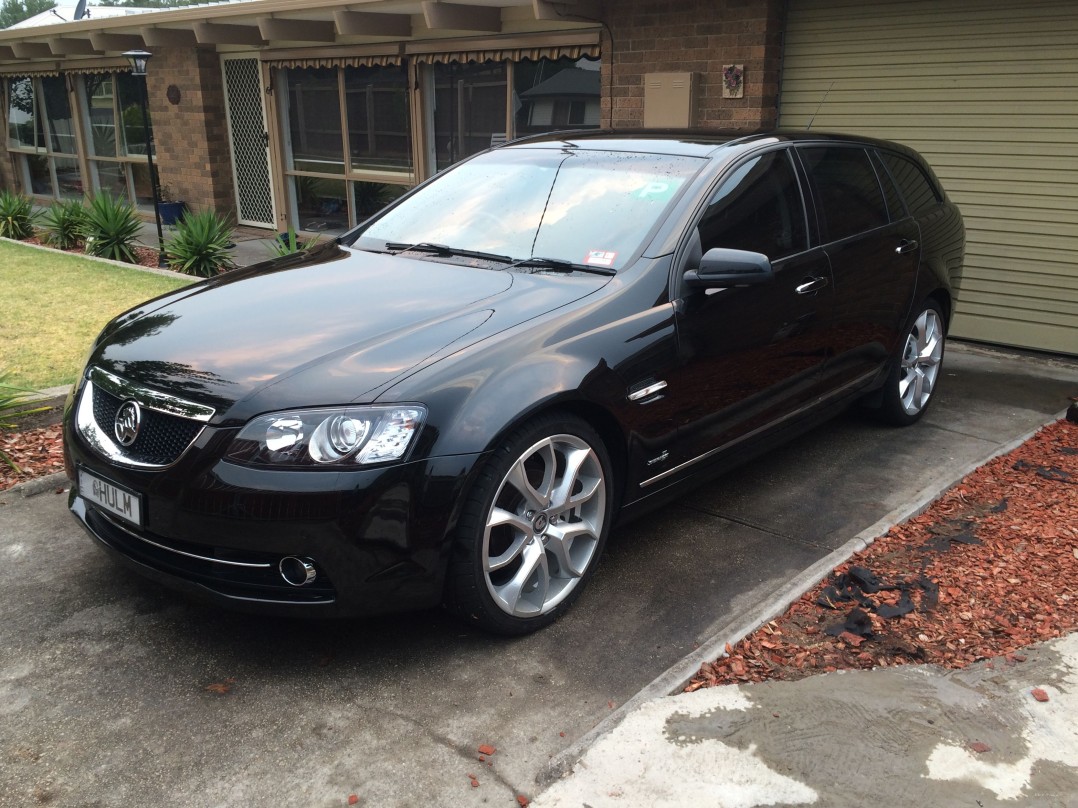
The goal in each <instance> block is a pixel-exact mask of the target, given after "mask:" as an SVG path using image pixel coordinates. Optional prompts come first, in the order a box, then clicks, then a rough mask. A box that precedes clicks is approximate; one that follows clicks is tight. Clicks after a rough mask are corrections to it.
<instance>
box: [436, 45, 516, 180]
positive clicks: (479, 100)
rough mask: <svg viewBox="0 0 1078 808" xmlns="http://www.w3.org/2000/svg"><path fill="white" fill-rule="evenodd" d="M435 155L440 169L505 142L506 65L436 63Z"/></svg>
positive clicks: (501, 63)
mask: <svg viewBox="0 0 1078 808" xmlns="http://www.w3.org/2000/svg"><path fill="white" fill-rule="evenodd" d="M432 73H433V76H434V153H435V163H436V165H437V167H438V170H439V171H441V170H442V169H443V168H448V167H449V166H451V165H452V164H453V163H455V162H457V161H458V160H463V159H464V158H465V157H468V156H470V155H473V154H476V153H477V152H481V151H483V150H484V149H489V148H490V147H491V146H492V145H495V144H497V143H504V142H505V140H506V137H507V132H506V128H507V127H506V85H507V80H506V73H507V70H506V63H505V62H486V63H484V64H475V63H471V62H470V63H468V64H461V63H459V62H451V63H450V64H436V65H434V66H433V70H432Z"/></svg>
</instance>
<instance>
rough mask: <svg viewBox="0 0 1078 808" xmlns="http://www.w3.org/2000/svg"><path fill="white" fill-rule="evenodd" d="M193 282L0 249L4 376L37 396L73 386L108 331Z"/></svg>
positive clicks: (4, 245)
mask: <svg viewBox="0 0 1078 808" xmlns="http://www.w3.org/2000/svg"><path fill="white" fill-rule="evenodd" d="M194 280H196V279H194V278H192V279H190V280H188V279H186V278H172V277H166V276H163V275H156V274H154V273H152V272H143V271H141V270H138V269H135V268H130V269H129V268H127V267H120V266H114V265H112V264H104V263H100V262H97V261H90V260H87V259H86V258H83V257H81V256H78V255H70V254H66V253H57V252H51V251H46V250H35V249H33V248H32V247H27V246H24V245H21V244H12V243H10V242H0V373H3V372H4V371H5V370H6V371H7V372H8V377H7V378H6V379H5V382H6V383H7V384H11V385H15V386H18V387H25V388H30V389H33V390H43V389H45V388H48V387H58V386H60V385H65V384H70V383H72V382H73V381H74V380H75V377H76V376H78V374H79V370H81V368H80V366H79V365H80V363H81V362H82V361H83V359H85V358H86V352H87V351H88V350H89V348H90V344H91V343H92V342H93V339H94V337H96V336H97V333H98V332H99V331H100V330H101V328H102V326H104V325H105V323H107V322H108V321H109V320H110V319H112V318H113V317H114V316H116V315H117V314H119V313H120V312H122V311H125V310H126V309H129V308H131V307H132V306H135V305H137V304H139V303H141V302H142V301H144V300H148V299H149V298H151V297H156V296H157V295H161V294H164V293H165V292H170V291H172V290H173V289H178V288H180V287H181V286H186V285H187V284H189V283H192V282H193V281H194Z"/></svg>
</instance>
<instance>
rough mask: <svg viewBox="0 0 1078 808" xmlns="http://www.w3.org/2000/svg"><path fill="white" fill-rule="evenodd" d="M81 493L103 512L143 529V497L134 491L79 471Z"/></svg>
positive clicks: (84, 471)
mask: <svg viewBox="0 0 1078 808" xmlns="http://www.w3.org/2000/svg"><path fill="white" fill-rule="evenodd" d="M79 493H80V494H82V496H83V497H85V498H86V499H88V500H90V502H92V503H94V504H95V505H97V507H99V508H101V509H102V510H104V511H108V512H109V513H111V514H112V515H114V516H118V517H120V518H121V519H123V520H124V521H125V522H130V523H131V524H133V525H137V526H138V527H142V497H141V496H139V495H138V494H136V493H135V492H134V491H131V490H129V489H127V488H123V487H122V486H119V485H116V483H110V482H109V481H108V480H102V479H101V478H100V477H98V476H96V475H94V474H91V473H90V472H88V471H86V470H85V469H79Z"/></svg>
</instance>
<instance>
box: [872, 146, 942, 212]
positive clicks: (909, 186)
mask: <svg viewBox="0 0 1078 808" xmlns="http://www.w3.org/2000/svg"><path fill="white" fill-rule="evenodd" d="M880 157H882V158H883V161H884V163H886V164H887V168H888V169H890V171H891V176H892V177H894V178H895V182H896V183H898V187H899V189H900V190H901V191H902V196H904V197H905V198H906V204H907V205H908V206H909V209H910V213H912V214H913V215H914V216H918V215H921V214H923V213H927V212H928V211H929V210H931V209H932V208H934V207H935V206H936V205H938V204H939V203H940V202H942V201H943V199H942V197H941V196H940V195H939V192H938V191H937V190H936V187H935V185H933V183H932V182H931V181H930V180H929V179H928V177H927V176H926V175H925V172H924V171H922V170H921V167H920V166H918V165H917V164H916V163H915V162H913V161H912V160H907V159H906V158H905V157H899V156H898V155H897V154H892V153H890V152H880Z"/></svg>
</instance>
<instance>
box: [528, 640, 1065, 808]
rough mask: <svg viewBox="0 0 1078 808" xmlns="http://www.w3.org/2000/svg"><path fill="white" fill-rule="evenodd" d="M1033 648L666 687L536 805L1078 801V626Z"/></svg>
mask: <svg viewBox="0 0 1078 808" xmlns="http://www.w3.org/2000/svg"><path fill="white" fill-rule="evenodd" d="M1023 655H1024V656H1025V657H1026V659H1025V661H1022V662H1007V661H1006V660H994V661H992V662H983V663H980V664H977V665H974V666H971V667H970V668H967V669H965V670H961V671H947V670H944V669H941V668H937V667H934V666H910V667H903V668H887V669H884V670H878V671H852V672H839V673H831V674H823V675H820V676H813V677H810V678H808V679H802V680H800V681H798V682H765V683H761V684H753V685H746V686H729V687H717V688H712V689H710V690H699V691H697V692H695V693H689V694H682V695H679V696H676V697H668V698H660V699H655V700H652V701H649V702H647V703H646V704H643V705H642V706H640V707H639V708H638V709H636V710H633V711H632V712H630V713H629V714H628V715H627V716H626V717H625V719H624V721H622V722H621V724H619V725H618V726H617V728H616V729H614V730H613V731H611V732H610V733H608V734H606V735H604V736H603V737H602V738H601V739H599V741H598V742H597V743H596V744H595V745H594V746H592V747H591V748H590V749H588V750H587V752H586V753H585V754H584V756H583V758H582V759H581V760H580V761H578V762H577V764H576V766H575V769H574V771H573V774H572V775H570V776H569V777H567V778H566V779H564V780H561V781H560V782H557V783H555V784H554V785H553V786H552V787H551V788H550V789H549V790H547V791H546V792H544V793H543V794H542V795H541V796H540V797H538V798H537V799H536V800H535V801H534V802H533V803H532V805H533V808H580V807H581V806H585V805H586V806H590V808H625V806H649V808H683V807H684V806H705V805H706V806H715V808H751V806H763V805H822V806H828V807H829V808H845V807H847V806H848V808H863V806H866V805H880V806H887V805H939V806H966V805H968V806H993V805H1008V806H1011V807H1012V808H1024V807H1025V806H1046V807H1047V806H1056V808H1065V807H1066V806H1074V805H1078V722H1076V721H1075V717H1076V716H1078V634H1072V635H1070V636H1069V637H1066V638H1064V639H1061V640H1056V641H1054V642H1051V643H1046V644H1043V645H1038V646H1035V647H1033V648H1030V649H1029V650H1028V651H1026V652H1024V654H1023ZM1034 688H1040V689H1041V690H1043V691H1044V695H1045V696H1046V697H1047V701H1038V700H1037V699H1035V698H1034V697H1033V695H1032V691H1033V689H1034ZM976 750H980V751H976Z"/></svg>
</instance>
